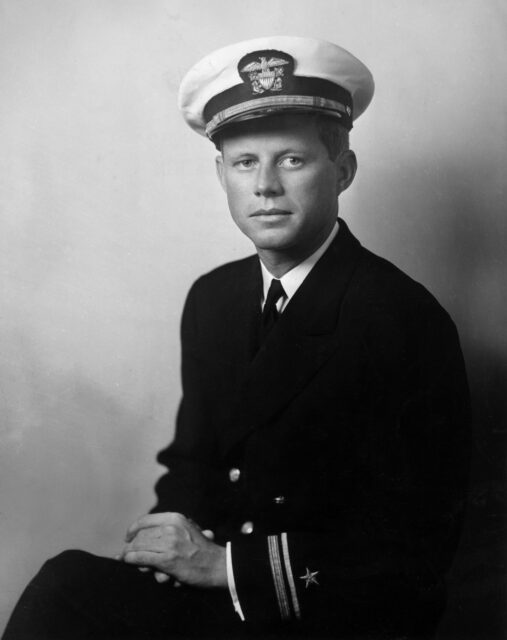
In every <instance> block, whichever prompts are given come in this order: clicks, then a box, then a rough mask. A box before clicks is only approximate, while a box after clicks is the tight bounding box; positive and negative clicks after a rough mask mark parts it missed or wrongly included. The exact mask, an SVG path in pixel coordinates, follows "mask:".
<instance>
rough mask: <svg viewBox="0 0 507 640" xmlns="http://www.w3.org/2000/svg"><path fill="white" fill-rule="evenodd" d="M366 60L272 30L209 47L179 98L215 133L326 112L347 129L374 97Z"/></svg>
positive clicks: (199, 124)
mask: <svg viewBox="0 0 507 640" xmlns="http://www.w3.org/2000/svg"><path fill="white" fill-rule="evenodd" d="M373 90H374V83H373V77H372V75H371V73H370V71H369V70H368V69H367V67H366V66H365V65H364V64H363V63H362V62H360V61H359V60H358V59H357V58H355V57H354V56H353V55H352V54H351V53H349V52H348V51H346V50H345V49H342V48H341V47H339V46H338V45H336V44H333V43H331V42H326V41H323V40H316V39H314V38H297V37H291V36H273V37H269V38H257V39H255V40H246V41H244V42H238V43H237V44H233V45H229V46H227V47H223V48H222V49H218V50H217V51H214V52H213V53H210V54H209V55H207V56H206V57H205V58H203V59H202V60H200V61H199V62H198V63H197V64H195V65H194V66H193V67H192V68H191V69H190V71H188V73H187V74H186V75H185V77H184V78H183V81H182V83H181V86H180V91H179V96H178V104H179V107H180V110H181V112H182V114H183V117H184V118H185V120H186V122H187V123H188V124H189V125H190V127H192V129H194V130H195V131H197V132H198V133H200V134H201V135H206V136H208V137H209V138H210V139H213V137H214V136H215V135H216V134H217V133H218V132H219V131H221V130H223V129H224V128H225V127H227V126H229V125H231V124H233V123H236V122H240V121H242V120H249V119H252V118H260V117H263V116H270V115H274V114H277V113H285V112H296V113H323V114H326V115H328V116H330V117H333V118H336V120H337V121H338V122H339V123H340V124H341V125H343V126H344V127H345V128H346V129H348V130H350V129H351V128H352V122H353V121H354V120H355V119H356V118H358V117H359V116H360V115H361V114H362V113H363V111H364V110H365V109H366V107H367V106H368V104H369V103H370V101H371V99H372V97H373Z"/></svg>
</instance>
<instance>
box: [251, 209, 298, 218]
mask: <svg viewBox="0 0 507 640" xmlns="http://www.w3.org/2000/svg"><path fill="white" fill-rule="evenodd" d="M291 213H292V212H291V211H287V210H286V209H257V211H254V212H253V213H251V214H250V217H251V218H257V217H271V216H290V215H291Z"/></svg>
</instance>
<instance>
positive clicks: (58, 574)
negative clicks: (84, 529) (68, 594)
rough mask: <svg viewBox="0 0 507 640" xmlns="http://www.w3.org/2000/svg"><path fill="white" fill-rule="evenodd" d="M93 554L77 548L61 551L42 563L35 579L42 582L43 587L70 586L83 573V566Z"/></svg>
mask: <svg viewBox="0 0 507 640" xmlns="http://www.w3.org/2000/svg"><path fill="white" fill-rule="evenodd" d="M92 557H93V556H92V555H91V554H89V553H87V552H86V551H79V550H77V549H72V550H67V551H63V552H62V553H59V554H58V555H57V556H55V557H54V558H50V559H49V560H47V561H46V562H45V563H44V564H43V565H42V568H41V570H40V571H39V573H38V574H37V576H36V577H35V581H36V582H38V583H39V584H40V583H41V582H42V583H43V584H44V585H45V587H52V588H55V587H56V588H59V587H65V586H70V584H72V583H74V582H75V581H76V578H78V579H79V575H80V574H83V573H84V567H85V566H86V565H87V564H89V559H90V558H92Z"/></svg>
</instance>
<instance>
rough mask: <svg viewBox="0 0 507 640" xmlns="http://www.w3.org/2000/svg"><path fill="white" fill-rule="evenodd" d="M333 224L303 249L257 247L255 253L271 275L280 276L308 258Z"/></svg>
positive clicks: (321, 242)
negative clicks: (277, 249)
mask: <svg viewBox="0 0 507 640" xmlns="http://www.w3.org/2000/svg"><path fill="white" fill-rule="evenodd" d="M335 224H336V223H333V225H332V227H331V228H330V229H328V230H327V231H326V233H325V234H323V237H319V239H318V240H317V241H316V242H314V243H313V244H312V245H311V246H309V247H307V248H306V249H305V250H304V251H294V252H293V251H291V250H290V249H287V250H286V251H275V250H272V249H261V248H259V247H257V254H258V256H259V258H260V259H261V261H262V263H263V264H264V266H265V267H266V269H267V270H268V271H269V272H270V273H271V275H272V276H273V277H275V278H282V277H283V276H284V275H285V274H286V273H288V272H289V271H291V269H294V267H297V266H298V264H301V263H302V262H304V261H305V260H306V259H307V258H309V257H310V256H311V255H312V254H313V253H315V251H317V250H318V249H319V247H321V246H322V245H323V244H324V243H325V242H326V240H327V239H328V237H329V235H330V234H331V231H332V230H333V228H334V225H335Z"/></svg>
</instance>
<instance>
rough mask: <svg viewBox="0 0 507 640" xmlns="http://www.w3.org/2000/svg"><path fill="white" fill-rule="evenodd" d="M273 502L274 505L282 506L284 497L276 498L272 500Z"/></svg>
mask: <svg viewBox="0 0 507 640" xmlns="http://www.w3.org/2000/svg"><path fill="white" fill-rule="evenodd" d="M273 502H274V503H275V504H283V503H284V502H285V496H276V498H273Z"/></svg>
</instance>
